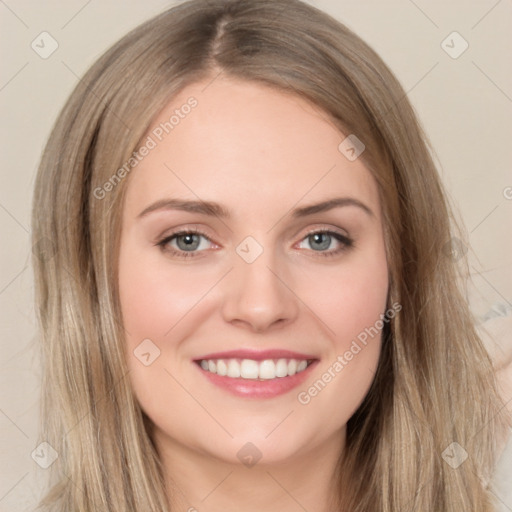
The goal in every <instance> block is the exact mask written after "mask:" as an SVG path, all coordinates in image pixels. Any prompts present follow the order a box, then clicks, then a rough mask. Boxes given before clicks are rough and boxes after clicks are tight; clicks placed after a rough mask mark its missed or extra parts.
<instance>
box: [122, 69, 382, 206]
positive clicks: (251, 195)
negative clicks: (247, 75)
mask: <svg viewBox="0 0 512 512" xmlns="http://www.w3.org/2000/svg"><path fill="white" fill-rule="evenodd" d="M347 135H348V134H344V133H342V132H341V131H340V130H339V129H338V128H337V127H336V126H335V125H334V124H333V122H332V120H331V119H330V118H329V116H328V115H327V113H326V112H324V111H322V110H321V109H319V108H318V107H316V106H315V105H312V104H311V103H310V102H308V101H307V100H305V99H302V98H301V97H300V96H298V95H296V94H292V93H287V92H282V91H280V90H277V89H275V88H271V87H269V86H267V85H264V84H259V83H256V82H249V81H242V80H238V79H233V78H227V77H225V76H222V75H220V76H218V77H217V78H215V79H214V80H213V81H212V79H209V80H205V81H203V82H198V83H195V84H192V85H190V86H188V87H186V88H184V89H183V90H182V91H181V92H180V93H179V94H178V95H176V96H175V97H174V98H173V99H172V100H171V101H170V102H169V103H168V105H167V106H166V107H165V108H164V109H163V110H162V111H161V112H160V113H159V115H158V116H157V117H156V119H155V120H154V122H153V124H152V126H151V127H150V129H149V130H148V132H147V134H146V137H145V141H149V140H150V142H149V144H148V146H151V149H150V150H149V151H148V152H147V154H146V156H144V157H143V158H141V161H140V163H139V164H138V165H137V166H136V167H135V168H134V170H133V171H132V175H131V177H130V184H129V187H128V191H127V208H128V209H133V208H138V209H139V210H141V209H143V208H144V207H145V206H147V204H148V203H149V202H152V201H155V200H158V199H163V198H166V197H180V198H187V199H193V200H198V199H200V200H201V199H202V200H212V201H217V202H220V203H222V204H226V205H227V206H228V207H229V209H230V211H233V212H234V213H235V214H246V215H255V214H257V215H259V216H261V214H262V208H263V207H264V208H265V210H266V211H268V212H269V213H270V210H272V214H274V215H275V214H277V213H278V212H279V211H281V210H286V209H289V208H291V207H292V206H294V205H297V204H298V205H300V204H309V203H312V202H314V201H317V200H324V199H326V198H329V197H333V196H335V195H338V196H339V195H345V196H352V197H356V198H358V199H359V200H361V201H364V202H366V203H367V204H371V205H373V209H374V211H375V210H378V208H377V205H378V194H377V188H376V183H375V181H374V179H373V177H372V176H371V174H370V172H369V171H368V170H367V169H366V167H365V166H364V165H363V163H362V161H361V159H356V160H355V161H349V160H348V159H347V158H346V156H345V155H344V154H343V153H342V152H341V151H340V150H339V149H338V147H339V145H340V143H341V142H342V141H343V140H344V139H345V137H346V136H347ZM376 213H377V212H376Z"/></svg>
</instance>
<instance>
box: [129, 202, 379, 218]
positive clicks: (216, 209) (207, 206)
mask: <svg viewBox="0 0 512 512" xmlns="http://www.w3.org/2000/svg"><path fill="white" fill-rule="evenodd" d="M344 206H356V207H357V208H360V209H361V210H363V211H364V212H365V213H366V214H367V215H369V216H370V217H374V213H373V212H372V210H371V209H370V208H369V207H368V206H366V205H365V204H364V203H362V202H361V201H359V200H358V199H356V198H354V197H333V198H332V199H327V200H326V201H322V202H320V203H316V204H312V205H309V206H304V207H301V208H296V209H295V210H293V211H292V216H293V218H296V219H297V218H302V217H307V216H308V215H313V214H315V213H321V212H326V211H328V210H332V209H333V208H340V207H344ZM161 210H181V211H186V212H190V213H199V214H202V215H210V216H216V217H220V218H223V219H229V218H231V214H230V212H229V210H228V209H227V208H225V207H224V206H222V205H221V204H219V203H215V202H213V201H190V200H185V199H177V198H173V199H160V200H158V201H156V202H154V203H152V204H150V205H149V206H148V207H147V208H145V209H144V210H142V212H140V213H139V215H138V216H137V217H138V218H141V217H145V216H146V215H148V214H150V213H152V212H155V211H161Z"/></svg>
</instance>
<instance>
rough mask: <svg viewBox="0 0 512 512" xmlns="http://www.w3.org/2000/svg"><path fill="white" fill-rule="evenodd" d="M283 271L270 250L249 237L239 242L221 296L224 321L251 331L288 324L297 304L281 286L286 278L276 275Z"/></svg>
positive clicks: (287, 290)
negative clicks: (225, 287) (225, 288)
mask: <svg viewBox="0 0 512 512" xmlns="http://www.w3.org/2000/svg"><path fill="white" fill-rule="evenodd" d="M283 268H284V267H283V265H279V264H278V258H277V256H276V254H275V252H274V251H273V249H272V248H271V247H270V246H264V245H263V244H261V243H260V242H258V241H257V240H256V239H255V238H254V237H251V236H249V237H246V238H245V239H244V240H242V242H241V243H240V244H239V245H238V246H237V247H236V254H235V255H234V269H233V272H231V273H230V274H231V276H230V282H229V285H228V289H227V293H226V296H225V302H224V316H225V319H226V321H230V322H244V323H246V324H250V325H251V327H252V328H253V329H255V330H264V329H266V328H268V327H270V326H271V325H273V324H274V323H280V324H283V323H284V322H285V321H290V320H291V319H292V318H293V317H294V316H295V315H296V314H297V304H296V301H295V297H294V295H293V293H292V292H291V291H290V290H289V289H288V287H287V286H286V285H285V284H284V283H285V282H286V280H287V279H286V275H280V274H282V273H283V271H282V269H283ZM285 274H286V273H285ZM283 281H284V282H283Z"/></svg>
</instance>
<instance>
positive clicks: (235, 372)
mask: <svg viewBox="0 0 512 512" xmlns="http://www.w3.org/2000/svg"><path fill="white" fill-rule="evenodd" d="M227 375H228V377H233V378H235V379H237V378H238V377H240V363H239V362H238V361H235V360H234V359H230V360H229V362H228V373H227Z"/></svg>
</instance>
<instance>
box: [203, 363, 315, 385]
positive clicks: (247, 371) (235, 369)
mask: <svg viewBox="0 0 512 512" xmlns="http://www.w3.org/2000/svg"><path fill="white" fill-rule="evenodd" d="M200 365H201V368H202V369H203V370H206V371H208V372H211V373H216V374H217V375H221V376H223V377H224V376H227V377H232V378H235V379H237V378H240V377H241V378H242V379H253V380H254V379H260V380H269V379H275V378H276V377H288V376H291V375H295V374H296V373H300V372H303V371H304V370H305V369H306V368H307V367H308V362H307V361H305V360H304V359H301V360H298V359H264V360H263V361H255V360H254V359H242V360H240V359H202V360H201V361H200Z"/></svg>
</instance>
